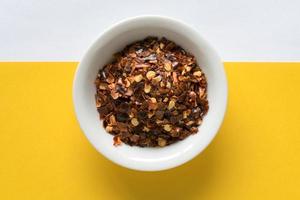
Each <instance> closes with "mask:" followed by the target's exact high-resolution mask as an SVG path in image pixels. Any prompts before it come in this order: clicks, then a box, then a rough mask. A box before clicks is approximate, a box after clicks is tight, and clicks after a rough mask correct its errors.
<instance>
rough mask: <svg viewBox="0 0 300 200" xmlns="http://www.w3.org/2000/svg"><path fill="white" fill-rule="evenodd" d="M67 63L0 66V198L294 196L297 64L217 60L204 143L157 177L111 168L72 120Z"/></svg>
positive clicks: (298, 137) (298, 141)
mask: <svg viewBox="0 0 300 200" xmlns="http://www.w3.org/2000/svg"><path fill="white" fill-rule="evenodd" d="M76 65H77V63H70V62H65V63H54V62H53V63H51V62H49V63H0V77H1V79H0V93H1V95H0V199H1V200H2V199H3V200H4V199H110V200H111V199H112V200H114V199H125V200H127V199H143V200H144V199H145V200H147V199H222V200H223V199H230V200H233V199H300V156H299V153H300V94H299V93H300V63H225V69H226V73H227V77H228V82H229V101H228V110H227V113H226V116H225V120H224V123H223V125H222V127H221V129H220V131H219V133H218V135H217V137H216V138H215V140H214V141H213V142H212V143H211V145H210V146H209V147H208V148H207V149H206V150H205V151H204V152H203V153H202V154H201V155H200V156H198V157H196V158H195V159H194V160H192V161H191V162H189V163H187V164H185V165H183V166H180V167H178V168H175V169H172V170H168V171H163V172H152V173H149V172H138V171H132V170H128V169H125V168H122V167H119V166H117V165H115V164H113V163H111V162H110V161H108V160H107V159H105V158H104V157H103V156H101V155H100V154H99V153H97V152H96V150H95V149H94V148H93V147H92V146H91V145H90V144H89V142H88V141H87V139H86V138H85V137H84V135H83V134H82V132H81V130H80V128H79V126H78V123H77V121H76V119H75V116H74V111H73V104H72V80H73V76H74V72H75V68H76Z"/></svg>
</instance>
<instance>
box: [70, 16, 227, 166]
mask: <svg viewBox="0 0 300 200" xmlns="http://www.w3.org/2000/svg"><path fill="white" fill-rule="evenodd" d="M139 20H165V21H169V22H172V23H176V24H179V25H181V26H183V27H185V28H187V29H189V31H190V32H193V34H195V35H197V37H198V38H199V39H200V40H201V41H202V44H203V45H204V46H206V47H207V48H208V49H209V51H211V52H212V53H213V54H214V57H215V59H218V61H220V63H221V65H222V67H220V69H219V70H220V73H221V74H222V76H223V78H224V82H223V83H224V86H223V88H222V89H223V93H224V97H223V99H222V101H223V103H222V106H221V108H220V112H221V114H220V115H219V119H218V120H217V123H215V131H214V132H213V133H212V134H211V135H210V137H209V138H208V139H207V141H206V143H205V144H204V145H202V147H201V148H198V150H197V151H194V152H192V153H190V154H189V155H188V157H186V158H184V159H181V160H180V161H177V162H172V163H170V164H169V165H164V167H155V168H147V169H146V168H145V167H142V165H138V164H137V163H134V164H131V163H129V162H120V160H117V159H113V158H112V157H111V156H110V155H108V153H107V152H103V151H101V149H98V148H97V147H96V146H95V145H94V144H93V142H91V139H90V138H89V137H88V134H87V133H86V130H85V128H84V125H83V124H82V121H81V120H80V119H81V116H80V114H79V112H78V109H77V106H78V103H76V97H77V80H78V77H79V71H80V69H81V68H83V65H82V63H83V61H84V60H86V59H87V58H88V57H89V52H92V51H94V50H95V48H97V44H98V43H99V42H100V41H101V40H102V38H103V36H105V35H107V34H109V32H110V31H112V30H113V29H115V28H117V27H118V26H123V25H126V24H127V23H132V22H135V21H139ZM72 99H73V106H74V110H75V115H76V119H77V121H78V123H79V125H80V128H81V130H82V132H83V133H84V135H85V137H86V138H87V139H88V141H89V142H90V143H91V144H92V146H93V147H94V148H95V149H96V150H97V151H98V152H99V153H101V154H102V155H103V156H104V157H106V158H107V159H109V160H110V161H112V162H113V163H115V164H118V165H121V166H123V167H126V168H128V169H133V170H138V171H161V170H167V169H171V168H175V167H177V166H180V165H182V164H185V163H187V162H188V161H190V160H192V159H193V158H195V157H196V156H197V155H198V154H200V153H201V152H203V150H204V149H206V148H207V146H208V145H209V144H210V143H211V141H212V140H213V138H214V137H215V136H216V134H217V133H218V131H219V129H220V127H221V125H222V122H223V119H224V116H225V113H226V109H227V103H228V102H227V101H228V84H227V78H226V73H225V70H224V65H223V62H222V60H221V58H220V56H219V55H218V54H217V51H216V50H215V49H214V47H212V45H211V44H210V43H209V42H207V40H206V39H204V38H203V37H202V36H201V34H200V33H199V32H198V31H197V30H196V29H195V28H194V27H192V26H191V25H189V24H187V23H185V22H183V21H181V20H178V19H174V18H171V17H167V16H162V15H138V16H135V17H129V18H125V19H123V20H121V21H119V22H117V23H114V24H113V25H111V26H109V27H108V28H106V29H105V30H104V31H103V32H102V33H100V35H98V37H97V39H96V40H94V41H93V42H92V44H91V45H90V46H89V47H88V48H87V50H86V51H85V53H84V55H83V57H82V58H81V60H80V62H79V64H78V65H77V68H76V71H75V75H74V79H73V88H72Z"/></svg>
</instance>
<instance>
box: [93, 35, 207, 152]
mask: <svg viewBox="0 0 300 200" xmlns="http://www.w3.org/2000/svg"><path fill="white" fill-rule="evenodd" d="M95 84H96V88H97V94H96V106H97V109H98V112H99V114H100V119H101V120H103V125H104V127H105V129H106V131H107V132H108V133H110V134H112V135H114V145H119V144H121V143H122V142H124V143H126V144H129V145H131V146H132V145H135V146H141V147H155V146H161V147H163V146H166V145H169V144H172V143H174V142H176V141H179V140H183V139H184V138H186V137H187V136H189V135H191V134H195V133H197V131H198V128H197V127H198V126H199V125H200V124H201V123H202V119H203V117H204V115H205V114H206V113H207V111H208V101H207V82H206V77H205V75H204V73H203V72H202V71H201V69H200V67H199V66H198V65H197V62H196V59H195V57H194V56H193V55H191V54H189V53H188V52H186V51H185V50H184V49H182V48H181V47H180V46H178V45H176V44H175V43H174V42H172V41H169V40H167V39H166V38H162V39H158V38H156V37H147V38H146V39H144V40H142V41H138V42H135V43H133V44H130V45H128V46H126V47H125V49H124V50H122V51H121V52H119V53H117V54H116V55H115V59H114V61H113V62H112V63H110V64H107V65H105V66H104V67H103V68H102V69H101V70H99V73H98V75H97V79H96V81H95Z"/></svg>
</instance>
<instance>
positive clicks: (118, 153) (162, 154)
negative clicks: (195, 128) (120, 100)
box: [73, 16, 227, 171]
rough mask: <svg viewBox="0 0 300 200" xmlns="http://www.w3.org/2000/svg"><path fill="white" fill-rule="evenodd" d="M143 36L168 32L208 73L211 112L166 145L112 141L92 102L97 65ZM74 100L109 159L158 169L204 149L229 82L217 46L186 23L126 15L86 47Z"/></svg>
mask: <svg viewBox="0 0 300 200" xmlns="http://www.w3.org/2000/svg"><path fill="white" fill-rule="evenodd" d="M147 36H158V37H162V36H164V37H166V38H167V39H169V40H172V41H174V42H175V43H176V44H178V45H180V46H182V47H183V48H184V49H185V50H187V51H188V52H190V53H192V54H193V55H194V56H195V57H196V59H197V62H198V64H199V65H200V66H201V68H202V69H203V71H204V72H205V74H206V77H207V81H208V101H209V111H208V113H207V115H206V116H205V117H204V120H203V123H202V125H201V126H200V128H199V132H198V133H197V134H195V135H192V136H189V137H188V138H186V139H184V140H183V141H179V142H177V143H175V144H172V145H170V146H167V147H164V148H141V147H131V146H128V145H126V144H123V145H121V146H118V147H115V146H113V137H112V135H110V134H108V133H107V132H105V130H104V128H103V126H102V122H100V120H99V114H98V112H97V109H96V105H95V92H96V90H95V86H94V81H95V78H96V75H97V72H98V70H99V69H100V68H101V67H102V66H104V65H105V64H107V63H108V62H110V61H111V59H112V55H113V54H114V53H116V52H118V51H120V50H122V49H123V48H124V47H125V46H126V45H127V44H130V43H132V42H134V41H137V40H141V39H144V38H145V37H147ZM73 101H74V105H75V112H76V115H77V119H78V121H79V124H80V126H81V128H82V130H83V132H84V133H85V135H86V137H87V138H88V140H89V141H90V142H91V143H92V145H93V146H94V147H95V148H96V149H97V150H98V151H99V152H100V153H101V154H102V155H104V156H105V157H106V158H108V159H109V160H111V161H113V162H115V163H117V164H119V165H121V166H124V167H127V168H130V169H135V170H142V171H158V170H165V169H169V168H173V167H176V166H179V165H181V164H183V163H185V162H187V161H189V160H191V159H192V158H194V157H195V156H197V155H198V154H199V153H200V152H201V151H203V150H204V149H205V148H206V147H207V145H208V144H209V143H210V142H211V141H212V139H213V138H214V136H215V135H216V133H217V131H218V129H219V127H220V125H221V123H222V120H223V117H224V114H225V110H226V104H227V82H226V76H225V72H224V69H223V64H222V62H221V59H220V57H219V56H218V55H217V53H216V52H215V50H214V49H213V48H212V47H211V46H210V44H208V42H207V41H206V40H204V39H203V38H202V37H201V35H200V34H199V33H198V32H197V31H196V30H195V29H193V28H192V27H190V26H188V25H187V24H185V23H183V22H180V21H177V20H174V19H171V18H167V17H161V16H140V17H134V18H130V19H126V20H124V21H121V22H120V23H117V24H115V25H113V26H112V27H110V28H109V29H107V30H106V31H105V32H104V33H102V34H101V36H100V37H99V38H98V39H97V40H96V41H95V42H94V43H93V45H92V46H91V47H90V48H89V49H88V51H87V52H86V54H85V56H84V57H83V59H82V60H81V62H80V64H79V66H78V68H77V71H76V75H75V79H74V86H73Z"/></svg>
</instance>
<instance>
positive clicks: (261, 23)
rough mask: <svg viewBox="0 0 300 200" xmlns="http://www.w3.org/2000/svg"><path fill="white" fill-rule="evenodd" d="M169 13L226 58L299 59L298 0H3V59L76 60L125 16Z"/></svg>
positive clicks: (0, 41) (0, 23)
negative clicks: (104, 31) (108, 28)
mask: <svg viewBox="0 0 300 200" xmlns="http://www.w3.org/2000/svg"><path fill="white" fill-rule="evenodd" d="M143 14H157V15H166V16H170V17H174V18H178V19H180V20H183V21H185V22H187V23H189V24H191V25H193V26H194V27H195V28H196V29H197V30H198V31H199V32H200V33H201V34H202V35H203V36H204V37H205V38H207V39H208V41H209V42H210V43H212V44H213V46H215V48H216V49H217V51H218V52H219V54H220V55H221V57H222V59H224V60H226V61H228V60H262V61H299V60H300V1H299V0H247V1H245V0H184V1H176V0H167V1H166V0H151V1H142V0H127V1H123V0H119V1H116V0H107V1H103V0H81V1H79V0H73V1H72V0H51V1H49V0H0V45H1V48H0V61H1V60H2V61H4V60H8V61H14V60H21V61H22V60H25V61H28V60H29V61H30V60H33V61H35V60H50V61H52V60H54V61H55V60H57V61H60V60H63V61H64V60H66V61H69V60H74V61H78V60H80V58H81V57H82V55H83V53H84V52H85V50H86V49H87V47H88V46H90V44H91V43H92V42H93V41H94V39H95V38H97V37H98V36H99V35H100V33H101V32H102V31H103V30H104V29H105V28H107V27H108V26H110V25H112V24H113V23H115V22H117V21H119V20H122V19H124V18H126V17H132V16H136V15H143Z"/></svg>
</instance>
